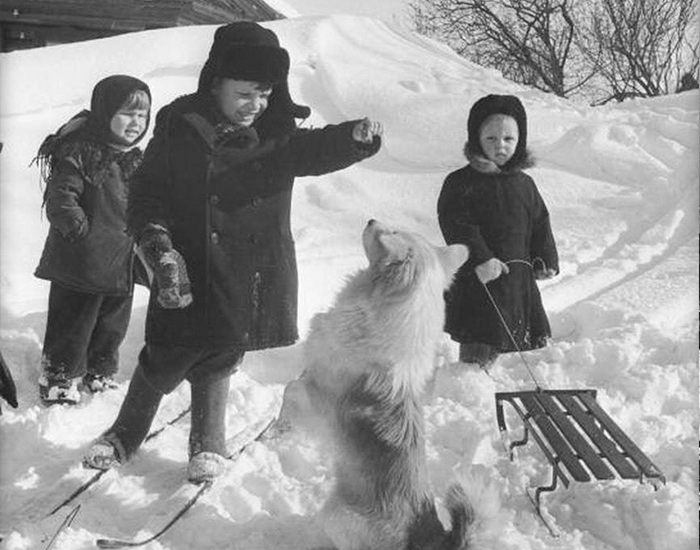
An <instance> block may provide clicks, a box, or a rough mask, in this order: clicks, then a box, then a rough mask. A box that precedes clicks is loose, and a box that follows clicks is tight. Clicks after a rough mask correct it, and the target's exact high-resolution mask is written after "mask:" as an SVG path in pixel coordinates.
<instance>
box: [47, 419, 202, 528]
mask: <svg viewBox="0 0 700 550" xmlns="http://www.w3.org/2000/svg"><path fill="white" fill-rule="evenodd" d="M189 412H190V407H187V408H186V409H185V410H183V411H182V412H180V413H179V414H178V415H177V416H175V417H174V418H172V419H170V420H168V422H166V423H165V424H163V425H162V426H161V427H160V428H158V429H157V430H153V431H152V432H151V433H149V434H148V435H147V436H146V439H145V440H144V443H145V442H146V441H149V440H151V439H153V438H154V437H156V436H158V435H160V434H161V433H163V431H164V430H165V429H166V428H168V427H169V426H172V425H173V424H175V423H177V422H179V421H180V420H182V419H183V418H184V417H185V416H187V414H189ZM108 471H109V470H97V471H96V472H95V473H94V474H93V475H92V476H90V478H88V480H87V481H85V482H84V483H83V484H82V485H80V486H79V487H78V488H77V489H75V491H73V492H72V493H71V494H70V495H69V496H68V497H66V498H65V499H64V500H63V501H62V502H61V503H60V504H57V505H56V506H54V507H53V508H52V509H51V511H50V512H49V513H48V514H46V515H45V516H44V519H46V518H48V517H51V516H53V515H54V514H55V513H56V512H58V511H59V510H60V509H61V508H63V507H64V506H67V505H68V504H70V503H71V502H73V501H74V500H75V499H76V498H78V497H79V496H80V495H81V494H83V493H84V492H85V491H87V490H88V489H89V488H90V487H92V486H93V485H94V484H95V483H97V482H98V481H99V480H100V479H101V478H102V476H103V475H105V474H106V473H107V472H108Z"/></svg>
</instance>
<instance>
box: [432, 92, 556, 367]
mask: <svg viewBox="0 0 700 550" xmlns="http://www.w3.org/2000/svg"><path fill="white" fill-rule="evenodd" d="M465 155H466V157H467V159H468V160H469V164H468V165H467V166H465V167H464V168H461V169H459V170H457V171H455V172H452V173H451V174H449V175H448V176H447V178H446V179H445V182H444V184H443V187H442V191H441V193H440V197H439V199H438V219H439V222H440V228H441V230H442V233H443V235H444V237H445V241H446V242H447V243H448V244H453V243H462V244H465V245H467V246H468V247H469V259H468V260H467V262H466V263H465V264H464V265H463V266H462V267H461V268H460V270H459V272H458V273H457V276H456V279H455V283H454V284H453V286H452V287H451V289H450V290H449V291H448V292H447V293H446V302H447V309H446V326H445V330H446V332H448V333H449V334H450V336H451V337H452V339H453V340H455V341H457V342H459V343H460V361H462V362H465V363H478V364H479V365H480V366H482V367H486V366H488V365H489V364H490V363H491V362H492V361H493V360H494V359H495V358H496V357H497V355H498V354H499V353H501V352H509V351H516V350H517V349H520V350H530V349H536V348H540V347H543V346H545V345H546V341H547V338H549V337H550V336H551V331H550V327H549V322H548V320H547V315H546V314H545V311H544V308H543V306H542V300H541V297H540V292H539V289H538V288H537V285H536V283H535V280H536V279H547V278H550V277H553V276H554V275H556V274H558V273H559V259H558V255H557V248H556V245H555V243H554V237H553V235H552V229H551V226H550V222H549V213H548V211H547V207H546V206H545V203H544V201H543V200H542V197H541V196H540V194H539V192H538V190H537V187H536V185H535V182H534V181H533V180H532V178H531V177H530V176H528V175H527V174H525V173H524V172H523V171H522V170H523V169H525V168H528V167H529V166H531V165H532V162H531V159H530V157H529V152H528V150H527V118H526V114H525V109H524V107H523V105H522V103H521V102H520V100H519V99H518V98H517V97H514V96H503V95H489V96H486V97H483V98H481V99H479V100H478V101H477V102H476V103H475V104H474V106H473V107H472V109H471V111H470V113H469V120H468V141H467V143H466V145H465ZM489 293H490V294H491V296H492V297H493V299H494V301H495V303H496V305H497V307H498V309H499V310H500V312H501V313H502V315H503V318H504V319H503V321H505V324H506V325H507V327H508V329H506V327H505V326H504V323H503V321H502V320H501V319H500V317H499V314H498V312H497V310H496V308H495V307H494V304H492V303H491V300H490V298H489ZM508 330H510V331H511V333H512V336H513V339H514V340H515V343H513V341H512V339H511V336H510V335H509V334H508ZM516 346H517V347H516Z"/></svg>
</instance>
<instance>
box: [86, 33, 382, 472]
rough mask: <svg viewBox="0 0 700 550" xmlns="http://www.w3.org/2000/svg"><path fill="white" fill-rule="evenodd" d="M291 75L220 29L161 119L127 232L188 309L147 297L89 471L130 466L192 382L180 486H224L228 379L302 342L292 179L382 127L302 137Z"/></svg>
mask: <svg viewBox="0 0 700 550" xmlns="http://www.w3.org/2000/svg"><path fill="white" fill-rule="evenodd" d="M288 71H289V55H288V53H287V51H286V50H285V49H284V48H282V47H280V44H279V40H278V39H277V36H276V35H275V34H274V32H272V31H271V30H268V29H265V28H264V27H262V26H260V25H258V24H257V23H252V22H236V23H232V24H230V25H226V26H223V27H220V28H219V29H217V31H216V33H215V36H214V43H213V45H212V48H211V52H210V55H209V59H208V60H207V62H206V63H205V65H204V67H203V68H202V71H201V74H200V79H199V86H198V90H197V91H196V92H195V93H193V94H190V95H187V96H183V97H180V98H178V99H176V100H174V101H173V102H172V103H170V104H169V105H167V106H166V107H164V108H163V109H162V110H161V111H160V112H159V113H158V115H157V117H156V125H155V130H154V135H153V139H152V140H151V142H150V143H149V144H148V147H147V148H146V153H145V158H144V162H143V164H142V165H141V167H140V169H139V171H138V173H137V174H136V176H135V178H134V185H133V188H132V194H131V196H130V200H129V229H130V231H131V232H132V234H133V235H135V236H136V238H137V240H138V242H139V246H140V248H141V249H143V250H144V252H145V253H146V255H147V256H151V257H152V258H153V259H157V258H158V256H159V255H161V254H163V253H166V252H170V251H174V252H177V254H178V255H179V257H180V258H182V261H181V262H179V263H178V266H177V270H178V272H179V273H180V274H182V276H183V277H186V279H187V280H188V281H189V292H190V293H191V298H192V299H191V300H181V301H180V303H178V301H177V300H176V299H174V300H171V301H170V302H169V303H167V304H164V303H163V301H162V300H158V296H159V293H157V292H153V289H152V292H151V300H150V303H149V307H148V313H147V318H146V343H145V346H144V348H143V349H142V351H141V354H140V356H139V364H138V366H137V368H136V370H135V371H134V375H133V377H132V380H131V384H130V386H129V390H128V392H127V395H126V397H125V399H124V403H123V404H122V407H121V410H120V412H119V415H118V417H117V419H116V420H115V422H114V424H113V425H112V426H111V427H110V428H109V429H108V430H107V431H106V432H105V433H104V434H103V435H102V436H101V438H100V439H99V440H98V441H97V442H96V443H95V444H94V445H93V446H92V448H91V449H90V450H89V452H88V453H87V455H86V457H85V460H84V462H85V464H86V465H87V466H89V467H93V468H102V469H106V468H109V467H111V466H113V465H115V464H117V463H121V462H124V461H126V460H128V459H129V458H130V457H131V456H132V455H133V454H134V453H135V452H136V451H137V449H138V448H139V446H140V445H141V443H142V442H143V441H144V439H145V437H146V435H147V433H148V430H149V429H150V426H151V423H152V421H153V418H154V416H155V414H156V412H157V410H158V407H159V403H160V401H161V399H162V397H163V395H165V394H167V393H170V392H171V391H173V390H174V389H175V388H176V387H177V386H178V385H179V384H180V383H181V382H182V381H184V380H187V381H188V382H189V383H190V390H191V399H192V412H191V417H192V423H191V427H190V440H189V456H190V461H189V465H188V479H189V480H190V481H193V482H202V481H205V480H208V479H212V478H213V477H215V476H218V475H220V474H221V472H222V471H223V469H224V466H225V457H226V456H227V454H228V450H227V449H226V433H225V419H226V418H225V417H226V400H227V396H228V392H229V383H230V382H229V381H230V377H231V375H232V374H233V372H235V371H236V369H237V368H238V366H239V365H240V363H241V361H242V360H243V356H244V354H245V353H246V352H247V351H250V350H261V349H266V348H273V347H280V346H289V345H292V344H294V343H295V342H296V341H297V339H298V330H297V287H298V281H297V265H296V254H295V247H294V240H293V237H292V231H291V226H290V221H291V220H290V217H291V216H290V214H291V213H290V210H291V201H292V189H293V184H294V178H295V177H297V176H310V175H321V174H326V173H329V172H332V171H335V170H340V169H343V168H345V167H347V166H350V165H352V164H354V163H356V162H358V161H360V160H362V159H365V158H367V157H369V156H371V155H373V154H375V153H376V152H377V151H378V149H379V147H380V134H381V126H380V125H379V124H378V123H376V122H375V123H372V122H370V121H368V120H366V119H365V120H355V121H348V122H343V123H341V124H338V125H329V126H326V127H324V128H320V129H299V128H297V126H296V123H295V120H294V119H295V117H296V116H299V115H301V116H306V115H308V108H305V107H303V106H299V105H296V104H295V103H293V102H292V100H291V98H290V95H289V89H288V85H287V75H288ZM173 265H174V264H173ZM185 274H186V276H185Z"/></svg>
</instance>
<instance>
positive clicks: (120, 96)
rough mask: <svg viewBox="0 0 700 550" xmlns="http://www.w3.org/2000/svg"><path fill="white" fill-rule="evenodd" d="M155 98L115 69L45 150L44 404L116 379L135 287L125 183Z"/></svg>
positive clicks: (76, 397)
mask: <svg viewBox="0 0 700 550" xmlns="http://www.w3.org/2000/svg"><path fill="white" fill-rule="evenodd" d="M150 107H151V93H150V90H149V88H148V86H147V85H146V84H145V83H144V82H142V81H141V80H139V79H137V78H133V77H131V76H126V75H112V76H109V77H107V78H105V79H103V80H101V81H100V82H98V83H97V84H96V86H95V88H94V89H93V92H92V98H91V102H90V110H89V111H82V112H81V113H79V114H78V115H76V116H75V117H73V118H72V119H71V120H70V121H68V122H67V123H66V124H64V125H63V126H62V127H61V128H60V129H59V130H58V131H57V132H56V133H55V134H51V135H49V136H48V137H47V138H46V139H45V140H44V142H43V143H42V145H41V147H40V149H39V153H38V155H37V161H38V162H39V163H40V166H41V169H42V178H43V179H44V181H45V183H46V190H45V193H44V204H45V207H46V215H47V218H48V220H49V224H50V227H49V234H48V236H47V238H46V243H45V245H44V250H43V253H42V255H41V259H40V261H39V266H38V267H37V268H36V271H35V276H36V277H38V278H41V279H46V280H48V281H51V287H50V290H49V307H48V315H47V320H46V335H45V337H44V345H43V353H42V362H41V368H42V376H41V377H40V380H39V391H40V396H41V398H42V399H43V401H44V402H45V403H46V404H55V403H68V404H75V403H77V402H79V401H80V391H79V389H80V387H83V388H85V389H86V390H88V391H93V392H94V391H102V390H105V389H109V388H112V387H115V384H114V380H113V376H114V374H115V373H116V372H117V369H118V362H119V346H120V345H121V343H122V341H123V339H124V336H125V334H126V330H127V327H128V324H129V319H130V316H131V305H132V296H133V286H134V239H133V237H131V236H130V235H128V234H127V233H126V208H127V188H128V181H129V178H130V177H131V176H132V175H133V173H134V171H135V170H136V168H137V166H138V165H139V163H140V162H141V159H142V151H141V150H140V149H139V148H137V147H135V145H136V144H137V143H138V142H139V141H140V140H141V139H142V138H143V136H144V135H145V133H146V130H147V128H148V123H149V118H150ZM81 378H82V384H79V383H78V382H79V380H80V379H81Z"/></svg>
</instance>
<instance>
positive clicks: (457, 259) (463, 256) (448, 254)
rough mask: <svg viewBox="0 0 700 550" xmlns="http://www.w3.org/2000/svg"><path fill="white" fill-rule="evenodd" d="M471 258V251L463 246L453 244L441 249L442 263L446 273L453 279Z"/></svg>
mask: <svg viewBox="0 0 700 550" xmlns="http://www.w3.org/2000/svg"><path fill="white" fill-rule="evenodd" d="M467 258H469V249H468V248H467V247H466V246H465V245H463V244H451V245H449V246H444V247H442V248H441V249H440V262H441V263H442V266H443V268H444V269H445V272H446V273H447V274H448V275H449V276H450V277H452V275H454V274H455V273H456V272H457V270H458V269H459V268H460V267H461V266H462V264H463V263H464V262H466V261H467Z"/></svg>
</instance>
